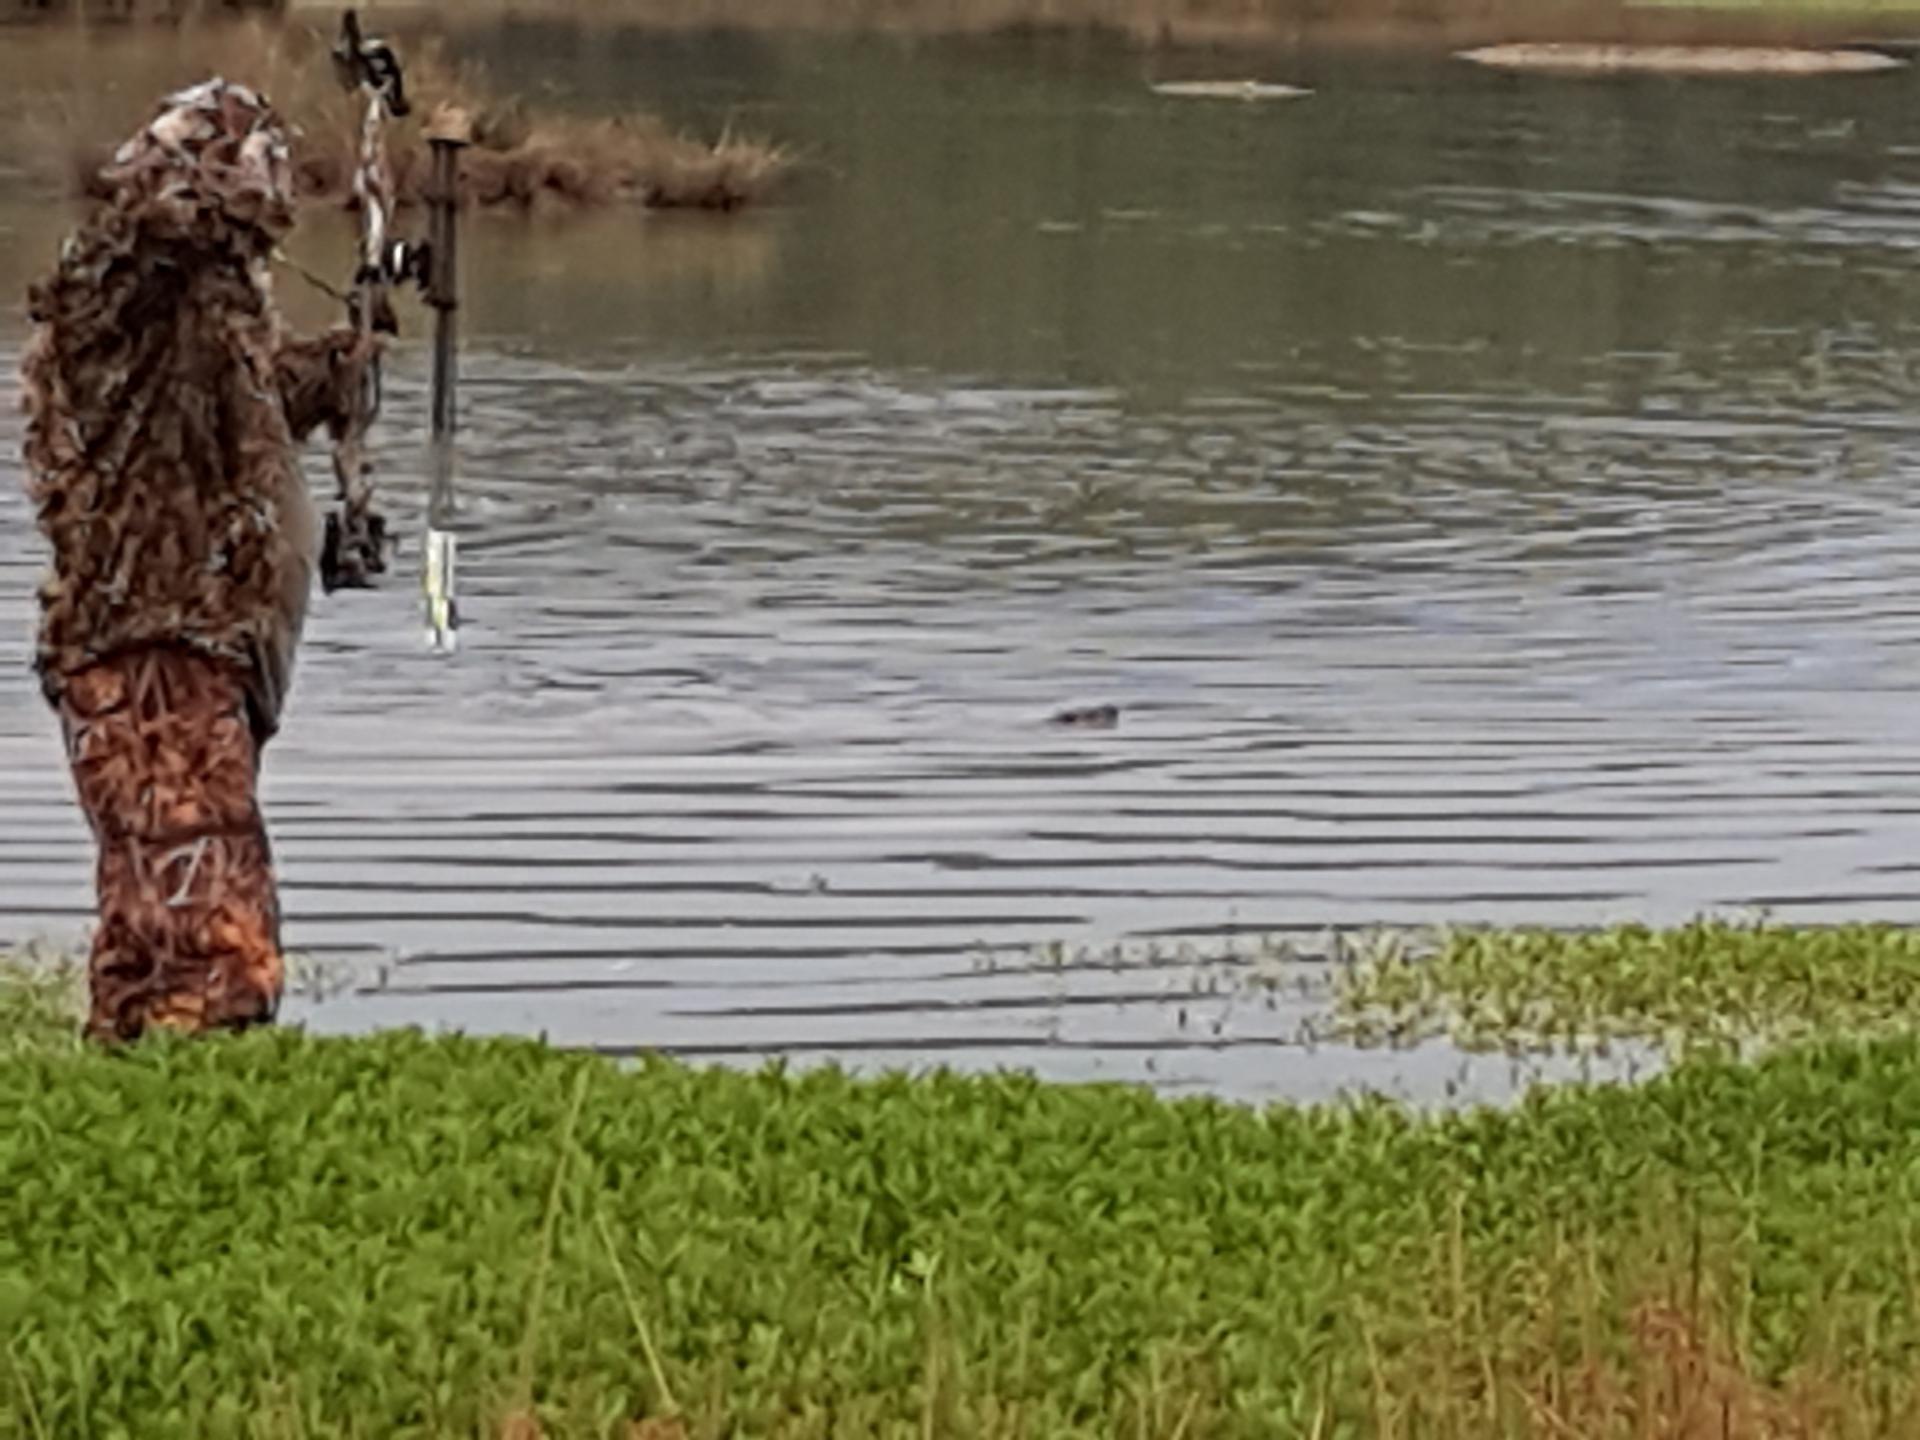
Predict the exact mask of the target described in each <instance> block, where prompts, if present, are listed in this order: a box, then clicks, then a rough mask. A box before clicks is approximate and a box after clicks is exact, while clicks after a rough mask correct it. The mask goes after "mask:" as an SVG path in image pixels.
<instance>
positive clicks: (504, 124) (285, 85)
mask: <svg viewBox="0 0 1920 1440" xmlns="http://www.w3.org/2000/svg"><path fill="white" fill-rule="evenodd" d="M34 36H35V38H34V40H33V43H35V44H37V45H40V46H42V47H44V48H47V49H48V50H49V51H50V52H52V51H58V50H60V49H61V47H63V46H64V47H67V48H68V49H69V50H73V51H75V52H77V53H75V54H73V55H72V56H71V57H69V59H70V63H71V65H72V70H71V73H74V74H85V73H87V72H88V71H89V70H90V69H91V68H92V66H91V65H90V64H89V63H88V62H87V59H86V56H85V53H84V52H85V50H86V47H87V46H88V45H89V44H126V43H129V42H128V37H125V36H107V37H97V36H96V37H91V38H90V37H89V36H88V35H87V34H86V32H78V33H69V34H45V33H41V32H34ZM133 38H135V39H142V40H146V39H149V37H133ZM150 43H151V44H152V45H154V46H155V47H164V48H165V57H166V58H165V63H164V64H162V65H159V66H157V67H155V73H154V77H153V78H154V86H155V88H154V93H153V94H152V95H151V96H149V95H145V94H141V95H137V96H128V95H126V94H124V93H120V92H118V91H116V92H115V93H114V94H111V95H107V96H102V95H101V94H99V93H97V92H95V91H93V90H89V89H86V88H83V87H80V86H77V85H76V86H73V87H71V88H69V89H68V90H66V91H65V92H63V93H60V94H58V95H56V96H55V97H53V98H51V99H50V100H48V101H47V102H45V103H44V104H43V105H40V106H38V107H36V110H35V112H34V115H33V122H30V123H37V124H38V126H39V127H40V129H41V130H42V132H43V137H42V143H41V144H39V145H36V146H33V147H31V148H32V149H34V150H37V151H38V152H39V153H41V154H49V153H54V154H58V153H64V154H66V155H67V157H68V170H69V172H70V175H71V179H72V183H73V185H74V186H75V188H77V189H79V190H81V191H83V192H85V191H87V190H88V189H89V188H90V187H91V186H92V185H93V183H94V177H95V176H96V175H97V174H98V172H99V169H100V166H101V164H102V163H103V162H104V161H105V160H106V159H107V158H108V156H109V155H110V153H111V151H112V148H113V146H114V145H116V144H118V143H119V141H120V140H121V139H123V138H124V137H125V136H126V135H127V134H128V133H129V132H130V131H131V130H132V129H133V128H134V127H135V126H136V125H138V124H139V123H140V121H141V120H143V119H145V118H146V116H147V113H148V110H147V107H148V106H149V105H150V104H151V102H152V101H153V100H154V99H157V98H158V96H159V94H160V93H161V92H162V91H164V90H166V89H169V88H172V87H177V86H179V85H184V84H189V83H193V82H195V81H197V80H200V79H203V78H205V77H206V76H207V75H209V74H219V75H222V76H224V77H225V78H227V79H230V80H235V81H239V82H241V83H244V84H247V85H251V86H253V87H255V88H257V89H259V90H262V91H264V92H265V93H266V94H267V95H268V96H270V97H271V98H272V99H273V101H274V103H275V105H276V106H277V107H278V108H279V110H280V111H281V113H282V114H283V115H284V116H286V117H287V118H288V119H289V120H290V121H291V122H292V123H293V124H294V125H295V126H296V127H297V132H298V133H297V134H296V136H295V140H294V165H295V178H296V182H297V185H298V188H299V193H300V195H301V197H302V198H303V199H305V200H307V201H310V202H314V203H319V204H328V205H338V206H342V207H348V206H351V205H352V204H353V203H354V202H353V171H354V165H355V161H356V156H357V151H358V143H359V142H358V137H359V115H360V99H359V97H358V96H357V95H353V94H349V93H347V92H345V91H343V90H341V89H340V88H339V86H338V85H337V83H336V82H335V81H334V78H333V71H332V68H331V66H330V64H329V62H328V58H327V54H326V49H327V37H325V36H324V35H322V34H321V33H320V32H319V31H318V30H316V29H314V28H312V27H310V26H306V25H301V24H296V23H287V24H271V23H266V22H256V23H245V24H233V25H224V26H201V27H195V28H192V29H189V30H185V31H181V32H178V33H173V34H165V33H162V34H157V35H154V36H152V37H150ZM403 49H404V51H405V54H404V56H403V59H404V62H405V64H406V73H407V89H408V97H409V99H410V100H411V101H412V102H413V114H412V115H411V116H410V117H408V118H406V119H403V120H397V121H394V122H393V123H392V125H391V126H390V128H389V131H388V135H389V144H390V147H391V148H390V153H391V156H392V163H393V172H394V185H395V190H396V192H397V194H398V196H399V198H400V201H401V203H402V204H403V205H418V204H420V203H421V202H422V201H423V200H424V198H425V194H426V189H427V185H428V181H429V177H430V172H431V157H430V155H429V152H428V148H427V144H426V141H425V140H424V139H423V138H422V136H421V127H422V124H423V123H424V121H425V120H426V119H427V117H429V116H431V114H432V113H433V111H434V109H435V108H436V107H437V106H438V105H440V104H442V103H443V102H444V103H451V104H456V105H458V106H460V107H461V108H462V109H464V110H465V111H467V112H468V114H470V115H471V116H473V117H474V119H475V121H476V131H477V139H478V143H477V144H476V145H475V146H474V147H473V148H472V149H470V150H468V151H467V152H465V153H464V154H463V155H462V157H461V175H460V190H461V197H462V199H463V201H464V202H465V203H467V204H469V205H478V206H484V207H518V208H522V209H528V208H532V207H533V206H535V205H538V204H541V203H542V202H549V201H558V202H561V203H564V204H567V205H576V206H582V205H605V204H610V203H614V202H619V201H636V202H639V203H642V204H645V205H649V206H654V207H659V208H668V207H698V208H701V209H707V210H722V211H725V210H735V209H739V208H740V207H742V206H745V205H750V204H753V203H755V202H758V201H761V200H764V199H765V198H766V197H767V195H768V194H770V193H771V192H772V190H773V189H774V188H775V187H776V186H777V185H778V184H779V182H780V181H781V180H783V179H784V178H785V177H786V176H787V174H788V173H789V172H790V171H791V169H792V166H793V157H792V156H791V154H790V153H789V152H788V151H787V150H786V149H784V148H783V147H781V146H779V145H776V144H772V143H769V142H765V141H762V140H759V139H755V138H752V137H748V136H742V135H736V134H733V133H732V132H730V131H729V132H727V133H724V134H722V135H721V136H720V137H719V138H718V139H716V140H711V141H710V140H703V139H698V138H695V137H692V136H688V135H684V134H679V133H677V132H675V131H673V130H671V129H670V128H669V127H668V126H667V125H666V124H665V123H664V122H663V121H661V120H659V119H657V118H655V117H653V116H648V115H626V116H616V117H612V118H592V117H585V116H574V115H565V114H555V113H549V112H545V111H541V110H538V109H535V108H530V107H529V106H527V105H526V104H525V103H524V102H523V101H521V100H519V99H518V98H516V97H513V96H509V95H503V94H500V93H499V92H497V91H495V90H494V89H493V88H492V86H491V85H490V83H489V82H488V80H487V78H486V75H485V73H484V72H483V71H481V70H480V69H478V68H477V67H474V66H471V65H455V64H453V63H452V62H450V61H449V60H448V59H447V58H446V57H445V54H444V51H443V50H442V49H441V48H440V47H439V46H438V45H437V44H435V43H433V42H432V41H430V40H421V41H411V40H410V41H407V42H404V43H403ZM48 58H49V61H50V62H52V61H53V60H54V56H53V55H52V54H51V53H50V54H49V57H48ZM60 137H64V138H60ZM63 145H64V149H63V148H62V147H63Z"/></svg>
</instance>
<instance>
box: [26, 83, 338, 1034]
mask: <svg viewBox="0 0 1920 1440" xmlns="http://www.w3.org/2000/svg"><path fill="white" fill-rule="evenodd" d="M100 178H101V186H102V193H103V195H104V197H105V198H103V199H102V200H101V201H100V202H99V204H98V205H97V206H96V207H95V209H94V211H93V213H92V214H91V215H90V216H89V217H88V219H87V221H86V222H85V224H84V225H83V226H82V228H81V230H80V231H79V233H78V234H77V235H75V236H74V237H73V238H71V239H70V240H69V241H68V242H67V244H66V246H65V247H64V249H63V250H62V252H61V256H60V261H59V264H58V267H57V268H56V270H55V272H54V274H53V275H52V276H51V277H50V278H48V279H46V280H44V281H42V282H41V283H39V284H37V285H35V286H34V287H33V288H32V290H31V292H30V295H29V312H30V315H31V318H32V320H33V322H34V326H35V330H34V334H33V337H32V340H31V342H30V344H29V346H28V349H27V352H26V356H25V359H24V362H23V378H24V381H25V389H26V397H27V410H28V416H29V419H28V426H27V438H26V460H27V468H28V474H29V481H28V491H29V494H30V496H31V498H32V500H33V502H34V504H35V506H36V507H37V510H38V516H39V523H40V528H41V531H42V532H43V533H44V534H45V536H46V538H47V540H48V541H49V542H50V544H51V547H52V551H53V564H52V571H51V574H50V575H49V577H48V578H47V580H46V582H45V584H44V585H43V587H42V589H41V593H40V601H41V624H40V633H39V648H38V660H37V665H38V670H39V674H40V679H41V683H42V686H43V688H44V689H45V692H46V695H47V698H48V700H49V702H50V703H51V704H52V705H53V706H54V707H55V708H56V709H57V710H58V712H59V715H60V721H61V728H62V731H63V733H64V736H65V740H66V746H67V754H68V758H69V761H70V763H71V765H72V768H73V775H74V780H75V783H76V786H77V788H78V791H79V799H80V803H81V805H82V807H83V808H84V809H85V811H86V814H87V818H88V820H89V822H90V823H91V825H92V828H93V833H94V838H95V842H96V844H97V847H98V852H99V853H98V870H97V875H96V883H97V886H98V892H99V909H100V914H99V926H98V929H97V931H96V933H95V936H94V942H93V953H92V960H91V989H92V1010H91V1016H90V1019H89V1022H88V1029H89V1032H90V1033H91V1034H93V1035H94V1036H96V1037H98V1038H100V1039H103V1040H125V1039H132V1038H134V1037H136V1036H138V1035H139V1034H141V1033H142V1032H143V1031H144V1030H146V1029H147V1028H149V1027H151V1026H156V1025H158V1026H167V1027H173V1028H178V1029H184V1030H201V1029H207V1028H212V1027H219V1026H244V1025H248V1024H252V1023H254V1022H258V1021H264V1020H268V1019H271V1018H272V1016H273V1014H274V1012H275V1010H276V1008H277V1006H278V1003H279V997H280V992H281V987H282V981H283V965H282V957H281V952H280V935H279V930H280V911H279V901H278V896H277V893H276V890H275V885H274V877H273V868H272V857H271V854H270V851H269V849H268V844H267V835H266V828H265V824H264V822H263V820H262V818H261V813H260V807H259V802H258V798H257V794H256V786H257V781H258V774H259V761H260V749H261V747H262V746H263V745H264V744H265V742H266V741H267V739H268V738H269V737H270V736H272V734H273V733H274V731H275V729H276V728H277V727H278V724H279V720H280V714H281V707H282V706H283V704H284V703H285V700H286V696H287V687H288V684H289V682H290V679H291V676H292V671H293V662H294V651H295V647H296V645H297V644H298V641H299V637H300V630H301V626H302V622H303V621H304V619H305V614H306V606H307V594H308V589H309V585H310V582H311V576H312V571H313V565H314V553H315V546H316V535H315V522H314V515H313V510H312V505H311V502H310V501H309V499H308V496H307V492H306V487H305V482H304V480H303V478H302V476H301V472H300V468H299V463H298V459H297V456H296V453H295V448H294V446H295V441H296V439H297V438H298V437H299V436H301V435H304V433H305V432H306V431H307V430H308V429H310V428H312V427H313V426H315V425H317V424H320V423H322V422H326V423H328V424H329V425H330V426H334V425H338V424H339V423H340V422H341V416H342V413H343V406H344V404H345V403H346V398H345V397H350V396H351V395H353V394H354V393H355V391H356V388H357V386H358V384H359V375H360V372H361V370H362V369H363V368H364V365H365V363H366V359H367V357H366V348H365V347H366V344H367V343H368V342H366V341H365V340H364V339H363V338H361V337H358V336H356V335H354V334H352V333H351V332H341V331H336V332H330V333H329V334H327V335H325V336H322V337H320V338H319V339H317V340H313V341H305V342H293V341H289V340H287V339H286V337H284V336H283V334H282V332H281V328H280V322H279V317H278V315H277V312H276V311H275V309H274V306H273V301H272V295H271V289H270V283H269V272H268V268H267V267H268V264H269V262H270V259H271V257H272V255H273V252H274V248H275V245H276V244H277V242H278V240H279V239H280V237H281V236H283V235H284V234H285V233H286V231H287V230H288V229H289V228H290V226H291V224H292V219H293V206H292V182H291V175H290V168H289V164H288V159H287V148H286V143H285V139H284V135H283V133H282V131H281V128H280V124H279V121H278V119H277V117H276V116H275V114H274V112H273V110H272V109H271V108H270V107H269V106H268V104H267V103H266V102H265V101H264V100H263V99H262V98H260V97H259V96H256V95H255V94H253V93H252V92H250V91H248V90H246V89H244V88H242V87H240V86H237V85H229V84H226V83H224V82H222V81H212V82H209V83H208V84H205V85H202V86H198V87H196V88H195V89H192V90H189V91H184V92H182V93H181V94H178V95H175V96H172V97H170V98H169V99H168V100H167V101H166V102H165V103H164V105H163V107H162V109H161V111H160V113H159V114H158V115H157V116H156V118H155V119H154V120H153V121H152V122H150V123H149V124H148V125H147V126H146V127H145V128H144V129H142V130H141V131H140V133H139V134H137V135H136V136H135V137H134V138H133V139H132V140H130V141H129V142H128V143H127V144H126V145H124V146H122V147H121V149H120V150H119V152H118V153H117V154H116V155H115V156H114V159H113V161H112V163H111V164H109V165H108V166H107V167H106V169H105V170H103V171H102V173H101V177H100Z"/></svg>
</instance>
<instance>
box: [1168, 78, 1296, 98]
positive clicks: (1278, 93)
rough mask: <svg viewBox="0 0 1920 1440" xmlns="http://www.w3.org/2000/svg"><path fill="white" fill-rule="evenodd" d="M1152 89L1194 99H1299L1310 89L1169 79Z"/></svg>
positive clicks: (1221, 81) (1291, 86)
mask: <svg viewBox="0 0 1920 1440" xmlns="http://www.w3.org/2000/svg"><path fill="white" fill-rule="evenodd" d="M1153 93H1154V94H1156V95H1171V96H1176V97H1179V98H1181V99H1193V100H1298V99H1300V98H1301V97H1303V96H1306V95H1311V94H1312V93H1313V91H1311V90H1303V89H1301V88H1300V87H1299V86H1298V85H1269V84H1268V83H1267V82H1266V81H1264V80H1168V81H1166V82H1164V83H1162V84H1159V85H1156V86H1154V87H1153Z"/></svg>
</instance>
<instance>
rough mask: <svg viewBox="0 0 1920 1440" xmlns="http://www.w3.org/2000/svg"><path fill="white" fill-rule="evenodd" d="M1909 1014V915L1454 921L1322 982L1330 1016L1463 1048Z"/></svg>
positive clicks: (1345, 1028)
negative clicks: (1424, 944)
mask: <svg viewBox="0 0 1920 1440" xmlns="http://www.w3.org/2000/svg"><path fill="white" fill-rule="evenodd" d="M1916 1017H1920V931H1917V930H1911V929H1904V928H1901V927H1897V926H1891V925H1869V924H1856V925H1842V926H1836V927H1832V928H1791V927H1785V926H1775V925H1764V924H1763V925H1753V924H1737V923H1733V922H1729V921H1725V920H1700V921H1696V922H1694V923H1693V924H1690V925H1684V926H1681V927H1679V928H1677V929H1671V930H1655V929H1649V928H1648V927H1646V926H1641V925H1625V926H1621V927H1619V928H1617V929H1612V930H1603V931H1589V932H1579V931H1561V930H1494V931H1484V932H1482V931H1459V932H1454V933H1451V934H1447V935H1445V936H1443V937H1442V939H1441V940H1440V942H1439V943H1438V945H1437V946H1435V947H1433V948H1432V949H1431V950H1425V949H1422V948H1419V947H1410V946H1405V945H1400V944H1393V943H1387V944H1380V945H1376V946H1374V947H1372V948H1371V949H1369V950H1366V951H1364V952H1363V953H1362V954H1361V955H1360V956H1359V957H1358V958H1356V959H1353V960H1352V961H1351V962H1350V963H1349V964H1347V965H1346V966H1345V967H1344V968H1343V969H1342V970H1341V971H1340V972H1339V974H1338V977H1337V978H1336V980H1335V983H1334V1026H1333V1028H1334V1030H1335V1031H1336V1033H1338V1034H1340V1035H1342V1036H1345V1037H1346V1038H1349V1039H1357V1040H1362V1041H1381V1040H1389V1041H1394V1042H1400V1043H1410V1042H1414V1041H1418V1040H1423V1039H1430V1038H1433V1037H1435V1036H1442V1035H1444V1036H1446V1037H1448V1038H1450V1039H1452V1040H1453V1041H1454V1042H1455V1043H1456V1044H1459V1045H1462V1046H1464V1047H1466V1048H1468V1049H1473V1050H1488V1049H1503V1048H1504V1049H1516V1048H1517V1049H1527V1048H1570V1049H1575V1050H1579V1049H1583V1048H1592V1047H1597V1046H1604V1045H1606V1044H1608V1043H1609V1042H1612V1041H1615V1040H1624V1039H1644V1040H1652V1041H1657V1042H1660V1043H1662V1044H1664V1045H1665V1046H1666V1047H1667V1049H1668V1050H1669V1051H1670V1052H1674V1053H1683V1054H1684V1053H1688V1052H1692V1051H1696V1050H1701V1049H1710V1050H1725V1051H1740V1050H1743V1049H1747V1048H1750V1047H1754V1046H1763V1045H1772V1044H1779V1043H1781V1042H1784V1041H1791V1040H1796V1039H1801V1038H1806V1037H1810V1036H1816V1035H1831V1034H1874V1033H1884V1032H1887V1031H1890V1030H1895V1029H1905V1028H1908V1027H1911V1026H1912V1025H1914V1023H1915V1019H1916Z"/></svg>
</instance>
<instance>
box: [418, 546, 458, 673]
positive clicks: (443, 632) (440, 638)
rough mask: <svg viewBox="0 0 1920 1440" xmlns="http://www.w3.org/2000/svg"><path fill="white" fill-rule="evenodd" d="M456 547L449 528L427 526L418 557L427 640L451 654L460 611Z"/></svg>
mask: <svg viewBox="0 0 1920 1440" xmlns="http://www.w3.org/2000/svg"><path fill="white" fill-rule="evenodd" d="M458 548H459V547H458V543H457V541H456V538H455V536H454V533H453V532H452V531H451V530H438V529H434V528H432V527H429V528H428V530H427V543H426V548H425V550H424V551H423V552H422V554H421V557H420V588H421V589H422V590H423V591H424V592H425V593H426V597H427V644H428V646H429V647H430V648H431V649H432V650H433V651H434V652H435V653H436V654H440V655H451V654H452V653H453V652H454V651H455V650H456V649H458V648H459V644H460V636H459V628H460V614H459V611H458V609H456V607H455V605H454V563H455V559H456V554H457V551H458Z"/></svg>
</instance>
